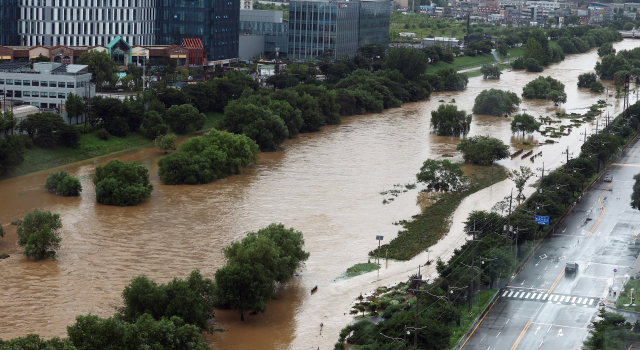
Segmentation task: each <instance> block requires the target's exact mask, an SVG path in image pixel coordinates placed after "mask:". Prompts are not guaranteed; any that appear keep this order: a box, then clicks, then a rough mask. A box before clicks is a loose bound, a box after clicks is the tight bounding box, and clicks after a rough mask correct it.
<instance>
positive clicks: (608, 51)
mask: <svg viewBox="0 0 640 350" xmlns="http://www.w3.org/2000/svg"><path fill="white" fill-rule="evenodd" d="M615 53H616V49H614V48H613V44H611V43H604V44H602V46H600V47H599V48H598V56H600V57H604V56H607V55H615Z"/></svg>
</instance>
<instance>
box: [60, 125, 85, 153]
mask: <svg viewBox="0 0 640 350" xmlns="http://www.w3.org/2000/svg"><path fill="white" fill-rule="evenodd" d="M80 135H81V134H80V129H78V128H77V127H76V126H73V125H69V124H64V125H62V126H61V127H60V129H59V130H58V132H57V133H56V141H57V143H58V144H59V145H63V146H66V147H72V148H75V147H78V144H79V143H80Z"/></svg>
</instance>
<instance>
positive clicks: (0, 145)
mask: <svg viewBox="0 0 640 350" xmlns="http://www.w3.org/2000/svg"><path fill="white" fill-rule="evenodd" d="M24 151H25V146H24V140H23V137H21V136H17V135H5V136H4V137H3V138H1V139H0V175H4V174H8V173H9V172H11V171H12V170H14V169H15V168H16V167H17V166H18V165H20V164H22V162H23V161H24Z"/></svg>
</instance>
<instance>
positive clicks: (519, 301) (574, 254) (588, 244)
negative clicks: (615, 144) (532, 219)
mask: <svg viewBox="0 0 640 350" xmlns="http://www.w3.org/2000/svg"><path fill="white" fill-rule="evenodd" d="M639 149H640V141H639V139H636V141H634V143H633V144H632V145H630V146H629V147H628V148H627V149H626V150H625V151H624V153H623V156H622V157H619V158H618V159H617V160H616V163H615V164H614V165H612V166H611V167H610V168H609V170H608V171H607V174H611V175H613V181H612V182H604V181H603V178H604V176H603V177H602V178H600V180H598V182H597V183H596V184H595V185H594V186H593V187H592V189H591V190H590V191H589V192H588V193H587V194H585V196H584V197H583V198H582V200H581V201H580V203H578V204H577V205H576V206H575V207H574V209H573V210H572V212H571V213H570V214H569V215H568V216H567V217H566V218H565V220H564V221H562V223H561V224H560V226H559V229H558V230H556V233H555V234H553V235H552V236H551V237H550V238H548V239H546V240H545V242H544V243H543V244H542V245H541V247H540V249H538V251H537V252H536V253H535V254H534V256H533V257H532V258H531V260H529V262H528V263H527V264H526V265H525V267H524V269H522V271H521V272H520V273H519V274H518V275H517V276H515V277H514V278H513V280H512V281H511V282H510V283H509V284H508V285H507V286H506V287H505V288H504V289H503V290H502V291H501V292H500V297H499V298H498V300H497V301H496V303H495V304H494V305H493V307H492V308H491V310H490V311H489V312H488V313H487V314H486V316H485V317H484V319H483V320H482V322H481V323H480V325H479V326H478V327H477V328H476V330H475V332H474V333H473V334H472V335H471V336H470V337H469V339H468V340H467V342H466V343H465V344H464V346H463V347H462V349H465V350H471V349H481V350H499V349H510V350H514V349H516V348H517V349H553V350H560V349H581V348H582V342H583V341H584V340H585V339H586V337H587V336H588V334H589V332H588V331H589V329H591V328H592V327H591V321H592V320H593V318H594V316H595V315H596V313H597V311H598V309H597V305H598V301H599V300H600V299H601V298H603V299H604V298H608V297H609V288H610V287H611V286H612V285H613V286H614V287H618V286H621V285H622V283H623V281H624V278H625V274H627V273H628V272H629V269H630V268H631V266H632V265H633V264H634V262H635V261H636V259H637V257H638V255H639V253H640V240H638V239H636V238H635V237H634V236H635V235H638V236H640V231H639V230H638V229H639V227H638V226H640V211H638V210H634V209H632V208H631V205H630V202H631V199H630V197H631V192H632V189H633V184H634V180H633V176H634V175H635V174H637V173H640V152H638V150H639ZM567 262H576V263H578V265H579V268H578V271H577V272H576V273H565V269H564V268H565V265H566V263H567ZM614 269H617V271H618V272H617V273H616V276H615V284H614V271H613V270H614ZM618 288H619V287H618Z"/></svg>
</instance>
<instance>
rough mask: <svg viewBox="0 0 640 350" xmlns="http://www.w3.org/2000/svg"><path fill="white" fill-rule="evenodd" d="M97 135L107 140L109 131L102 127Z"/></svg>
mask: <svg viewBox="0 0 640 350" xmlns="http://www.w3.org/2000/svg"><path fill="white" fill-rule="evenodd" d="M96 136H98V138H99V139H100V140H105V141H106V140H108V139H109V132H108V131H107V130H106V129H100V130H98V132H97V133H96Z"/></svg>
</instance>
